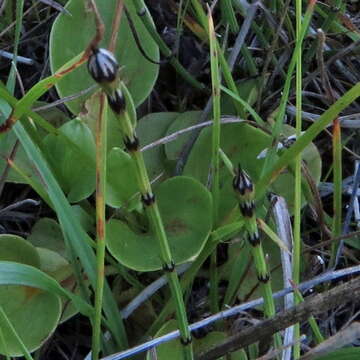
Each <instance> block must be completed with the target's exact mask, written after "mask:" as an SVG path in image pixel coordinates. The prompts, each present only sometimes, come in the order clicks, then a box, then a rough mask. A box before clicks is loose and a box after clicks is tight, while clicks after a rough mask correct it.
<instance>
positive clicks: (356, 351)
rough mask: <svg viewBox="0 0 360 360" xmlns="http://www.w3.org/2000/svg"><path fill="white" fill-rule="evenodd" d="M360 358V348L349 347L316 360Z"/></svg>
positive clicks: (351, 359) (356, 359) (350, 359)
mask: <svg viewBox="0 0 360 360" xmlns="http://www.w3.org/2000/svg"><path fill="white" fill-rule="evenodd" d="M359 358H360V348H359V347H347V348H344V349H339V350H335V351H333V352H331V353H329V354H326V355H322V356H319V357H316V358H315V360H340V359H341V360H358V359H359Z"/></svg>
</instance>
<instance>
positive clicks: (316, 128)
mask: <svg viewBox="0 0 360 360" xmlns="http://www.w3.org/2000/svg"><path fill="white" fill-rule="evenodd" d="M359 96H360V83H357V84H356V85H354V86H353V87H352V88H351V89H350V90H348V91H347V92H346V93H345V94H344V95H343V96H342V97H341V98H340V99H338V100H337V101H336V102H335V103H334V104H333V105H332V106H330V107H329V109H327V110H326V111H325V112H324V113H323V114H322V115H321V116H320V117H319V118H318V119H317V120H316V122H315V123H314V124H312V125H311V126H310V127H309V128H308V129H307V130H306V132H305V134H303V135H301V136H300V137H299V138H298V139H297V140H296V142H295V144H294V145H292V146H291V147H290V148H289V149H287V150H285V151H284V153H283V154H282V155H281V156H280V157H279V159H278V160H277V161H276V163H275V164H274V165H273V166H272V167H271V168H270V169H269V170H268V171H267V172H266V174H265V175H264V176H263V177H262V178H261V179H260V180H259V182H258V183H257V192H256V200H258V199H260V198H262V197H263V196H264V194H265V192H266V189H267V188H268V186H269V185H270V184H271V183H272V181H274V180H275V179H276V178H277V176H278V175H279V174H280V172H281V170H282V169H283V168H285V167H286V166H288V165H289V164H290V163H291V162H292V161H293V159H294V157H296V156H297V155H298V154H299V153H300V152H301V151H302V150H304V149H305V147H306V146H307V145H309V144H310V143H311V141H313V139H314V138H315V137H316V136H317V135H318V134H319V133H320V132H321V131H322V130H324V129H325V128H326V126H327V125H328V124H329V123H331V121H333V119H335V118H336V117H337V116H338V115H339V113H340V112H341V111H342V110H343V109H345V108H346V107H347V106H349V105H350V104H351V103H352V102H353V101H354V100H356V99H357V98H358V97H359Z"/></svg>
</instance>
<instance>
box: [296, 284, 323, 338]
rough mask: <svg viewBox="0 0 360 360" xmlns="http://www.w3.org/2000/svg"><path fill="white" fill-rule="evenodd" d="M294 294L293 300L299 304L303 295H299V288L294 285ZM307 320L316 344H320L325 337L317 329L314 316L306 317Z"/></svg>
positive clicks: (302, 299)
mask: <svg viewBox="0 0 360 360" xmlns="http://www.w3.org/2000/svg"><path fill="white" fill-rule="evenodd" d="M294 295H295V300H296V303H297V304H300V303H301V302H303V301H304V298H303V296H302V295H301V292H300V291H299V289H298V288H297V287H296V286H294ZM308 321H309V324H310V327H311V330H312V332H313V333H314V336H315V342H316V343H317V344H320V343H321V342H323V341H324V340H325V339H324V337H323V335H322V334H321V331H320V329H319V326H318V324H317V322H316V320H315V318H314V316H312V315H311V316H310V317H309V318H308Z"/></svg>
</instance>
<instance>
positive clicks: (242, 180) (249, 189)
mask: <svg viewBox="0 0 360 360" xmlns="http://www.w3.org/2000/svg"><path fill="white" fill-rule="evenodd" d="M233 188H234V190H235V191H236V192H237V193H239V195H240V196H245V195H248V196H249V195H253V193H254V185H253V183H252V181H251V179H250V176H249V175H248V174H247V173H246V171H244V170H243V169H241V167H240V165H239V167H238V171H237V173H236V175H235V177H234V179H233Z"/></svg>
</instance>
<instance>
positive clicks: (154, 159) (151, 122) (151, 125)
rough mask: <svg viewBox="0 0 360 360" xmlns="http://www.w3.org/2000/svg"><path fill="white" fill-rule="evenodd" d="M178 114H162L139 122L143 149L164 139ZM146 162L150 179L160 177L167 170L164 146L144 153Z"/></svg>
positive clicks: (138, 129) (147, 117)
mask: <svg viewBox="0 0 360 360" xmlns="http://www.w3.org/2000/svg"><path fill="white" fill-rule="evenodd" d="M177 116H178V113H174V112H160V113H152V114H149V115H146V116H144V117H143V118H141V119H140V120H139V122H138V125H137V128H136V133H137V135H138V137H139V139H140V144H141V147H143V146H145V145H148V144H151V143H153V142H154V141H156V140H159V139H160V138H162V137H164V136H165V135H166V133H167V131H166V130H167V129H168V127H169V125H170V124H171V123H172V122H173V121H174V120H175V119H176V117H177ZM143 154H144V160H145V163H146V168H147V171H148V174H149V177H150V179H154V178H155V177H157V176H159V175H160V174H161V173H162V172H163V171H164V170H165V154H164V149H163V147H162V146H156V147H154V148H152V149H149V150H146V151H144V153H143Z"/></svg>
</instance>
